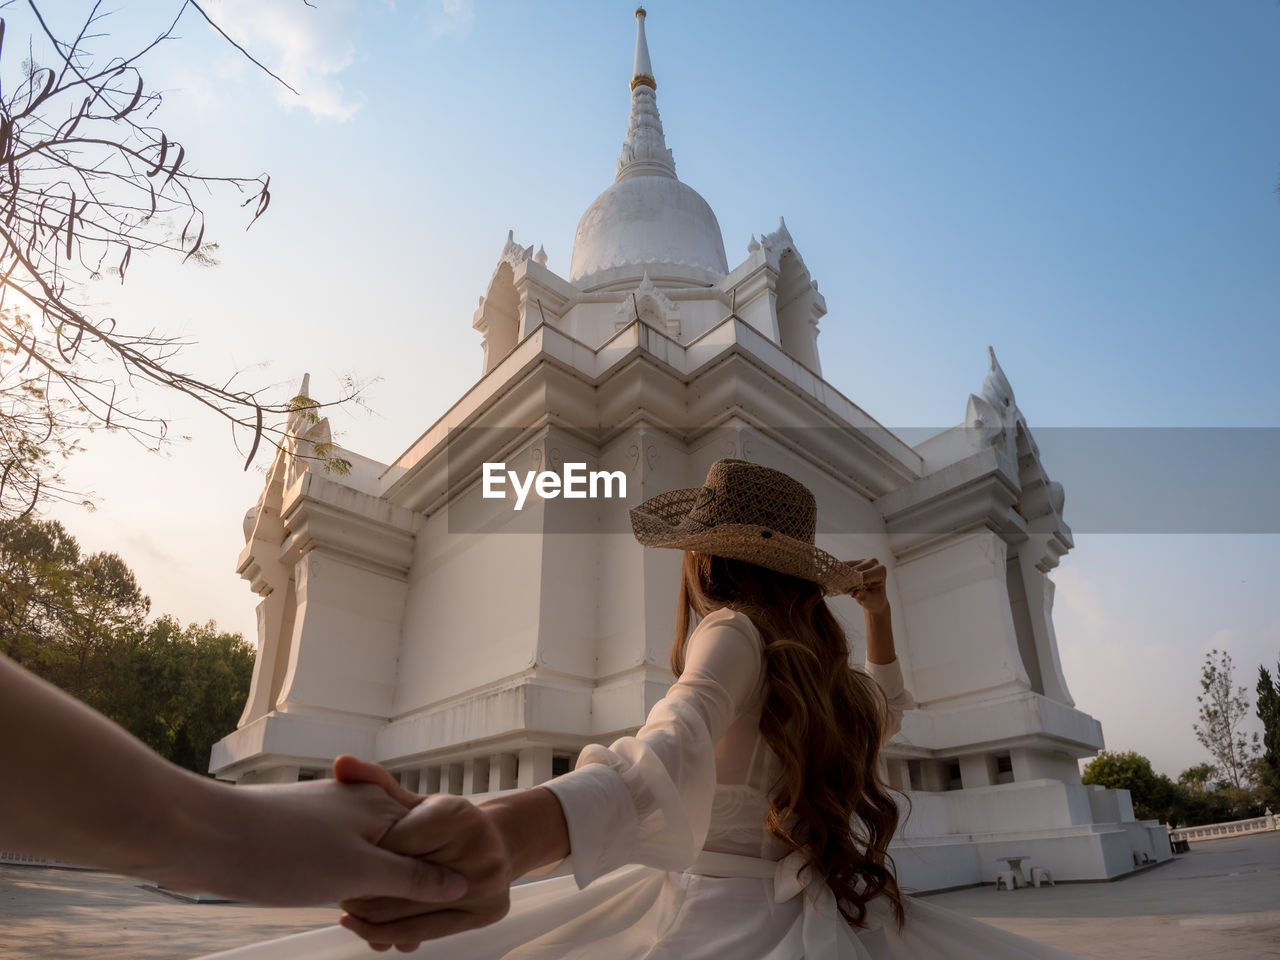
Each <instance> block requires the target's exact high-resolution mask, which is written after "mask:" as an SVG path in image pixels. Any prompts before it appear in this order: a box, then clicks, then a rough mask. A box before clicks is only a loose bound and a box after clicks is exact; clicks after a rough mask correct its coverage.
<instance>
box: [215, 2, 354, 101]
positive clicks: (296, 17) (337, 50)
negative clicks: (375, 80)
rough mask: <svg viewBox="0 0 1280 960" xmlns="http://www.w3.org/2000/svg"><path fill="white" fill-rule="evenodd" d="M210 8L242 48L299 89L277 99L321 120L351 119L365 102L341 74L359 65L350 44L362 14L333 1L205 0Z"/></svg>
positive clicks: (281, 93) (278, 93)
mask: <svg viewBox="0 0 1280 960" xmlns="http://www.w3.org/2000/svg"><path fill="white" fill-rule="evenodd" d="M204 6H205V8H206V9H207V10H208V11H209V14H210V16H212V17H213V18H214V20H216V21H217V23H218V25H219V26H220V27H221V28H222V29H223V30H225V31H226V32H227V34H228V35H229V36H230V37H232V38H233V39H234V40H235V41H236V42H237V43H239V44H240V45H242V46H243V47H245V48H246V49H247V50H249V51H250V52H252V53H253V55H254V56H255V57H256V58H257V59H259V60H261V61H262V62H263V63H264V64H266V65H267V66H268V67H270V69H271V70H272V71H273V72H274V73H276V74H278V75H279V76H280V77H281V78H283V79H284V80H285V81H286V82H287V83H288V84H289V85H290V86H292V87H293V88H294V89H295V90H297V91H298V92H297V94H293V93H290V92H289V91H288V90H286V89H284V88H283V87H280V88H278V89H277V91H276V99H277V100H278V101H279V102H280V104H281V105H282V106H284V107H288V108H290V109H292V108H294V107H302V108H303V109H305V110H308V111H310V112H311V114H312V115H313V116H315V117H318V118H324V119H330V120H338V121H344V120H349V119H350V118H351V117H352V116H353V115H354V114H355V113H356V111H357V110H359V109H360V107H361V106H362V104H363V102H364V101H363V98H362V97H358V96H353V95H350V94H348V93H347V91H346V90H345V89H344V87H343V85H342V81H341V79H340V78H339V76H340V74H341V73H342V72H343V71H344V70H346V69H347V68H348V67H349V66H351V64H352V63H353V62H355V56H356V50H355V45H354V44H352V42H351V40H350V39H349V38H350V36H351V34H352V32H353V29H352V23H353V21H354V19H355V17H356V16H357V14H358V9H357V7H356V6H355V5H353V4H351V3H342V2H333V3H326V4H324V5H323V6H321V7H315V8H312V7H308V6H306V5H305V4H301V3H297V4H264V3H261V2H260V0H206V2H205V4H204Z"/></svg>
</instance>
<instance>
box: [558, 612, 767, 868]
mask: <svg viewBox="0 0 1280 960" xmlns="http://www.w3.org/2000/svg"><path fill="white" fill-rule="evenodd" d="M763 663H764V654H763V647H762V641H761V638H760V633H759V631H758V630H757V629H756V627H755V625H754V624H753V623H752V622H751V620H750V618H748V617H747V616H746V615H745V614H742V613H738V612H736V611H733V610H730V609H728V608H721V609H720V610H715V611H713V612H711V613H709V614H707V616H705V617H703V618H702V620H701V621H700V622H699V623H698V625H697V627H695V628H694V630H693V633H692V634H690V636H689V642H688V645H687V647H686V652H685V668H684V672H683V673H682V674H681V675H680V679H679V680H677V681H676V682H675V684H674V685H672V687H671V688H670V690H668V691H667V695H666V696H665V697H663V698H662V699H661V700H660V701H658V703H657V704H655V705H654V707H653V709H652V710H651V711H650V712H649V717H648V719H647V720H646V721H645V724H644V726H643V727H641V728H640V730H639V731H638V732H637V733H636V735H635V736H634V737H622V738H620V739H618V740H615V741H614V742H613V743H612V744H611V745H610V746H609V747H607V748H606V747H603V746H600V745H599V744H590V745H588V746H587V747H586V748H585V749H584V750H583V751H582V753H581V754H580V755H579V757H578V763H577V765H576V768H575V769H574V770H573V771H572V772H571V773H567V774H565V775H564V776H561V777H557V778H556V779H554V780H551V781H549V782H547V783H546V784H544V786H545V787H546V788H547V789H549V790H551V791H552V792H553V793H554V794H555V795H556V797H557V798H558V799H559V801H560V805H561V806H562V807H563V808H564V815H565V822H566V823H567V825H568V829H569V849H570V854H569V859H570V863H571V864H572V867H573V876H574V879H575V880H576V881H577V884H578V886H579V888H582V887H585V886H587V884H589V883H591V882H592V881H593V880H594V879H596V877H599V876H603V875H604V874H606V873H608V872H610V871H611V870H614V869H617V868H618V867H621V866H623V865H625V864H628V863H640V864H645V865H647V866H652V867H657V868H659V869H662V870H683V869H684V868H685V867H687V866H689V864H690V863H692V862H693V860H694V858H695V857H696V856H697V855H698V852H699V851H700V850H701V849H702V845H703V843H704V842H705V841H706V837H707V830H708V827H709V825H710V821H711V806H712V801H713V799H714V796H715V786H716V761H715V745H716V742H717V741H718V740H719V739H720V737H721V736H722V735H723V734H724V732H725V730H726V729H727V728H728V726H729V724H730V723H732V722H733V719H734V717H735V716H737V714H738V712H739V710H740V709H741V708H742V705H743V704H744V703H746V702H747V701H748V700H749V699H750V697H751V696H752V695H753V694H754V693H755V691H756V688H757V686H758V684H759V683H760V681H761V671H762V670H763Z"/></svg>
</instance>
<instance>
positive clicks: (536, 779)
mask: <svg viewBox="0 0 1280 960" xmlns="http://www.w3.org/2000/svg"><path fill="white" fill-rule="evenodd" d="M550 779H551V748H550V747H527V748H525V749H524V750H521V751H520V765H519V770H518V773H517V784H516V785H517V786H519V787H520V788H522V789H526V790H527V789H528V788H529V787H536V786H537V785H538V784H540V783H546V782H547V781H548V780H550Z"/></svg>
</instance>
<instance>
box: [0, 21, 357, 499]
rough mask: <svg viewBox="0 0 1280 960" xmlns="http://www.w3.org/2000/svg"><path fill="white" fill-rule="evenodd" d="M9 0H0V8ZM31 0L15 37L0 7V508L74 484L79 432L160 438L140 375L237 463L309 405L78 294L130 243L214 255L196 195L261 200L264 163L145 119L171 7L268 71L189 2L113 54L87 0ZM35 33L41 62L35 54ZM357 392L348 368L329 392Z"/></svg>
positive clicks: (266, 184) (153, 108)
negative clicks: (259, 167) (62, 24)
mask: <svg viewBox="0 0 1280 960" xmlns="http://www.w3.org/2000/svg"><path fill="white" fill-rule="evenodd" d="M303 2H306V0H303ZM16 3H17V0H7V2H3V3H0V12H3V11H5V10H7V9H11V8H13V7H14V6H15V4H16ZM308 5H310V4H308ZM42 6H44V5H42V4H40V3H36V2H34V0H28V2H27V3H25V7H26V8H27V10H29V13H30V15H31V17H32V20H31V22H32V24H33V30H32V32H33V34H34V36H33V37H32V39H30V40H27V42H26V44H25V51H23V50H22V49H21V48H20V45H18V44H14V43H13V40H14V39H15V38H13V37H7V36H6V35H5V21H4V19H3V18H0V66H4V67H8V66H9V65H10V64H12V62H13V58H14V57H15V56H18V57H22V59H21V67H20V69H19V70H18V71H17V72H16V76H17V82H16V84H14V85H12V88H11V89H10V88H4V87H0V429H2V430H3V436H2V437H0V516H5V515H13V514H15V513H22V512H26V511H29V510H31V509H32V508H33V507H34V506H35V505H37V504H38V503H39V502H41V500H42V499H48V498H50V497H55V498H62V499H68V498H73V497H75V494H73V493H72V492H71V491H70V490H68V489H66V487H65V485H63V483H62V481H61V477H60V474H59V470H58V467H59V465H60V463H61V461H62V460H63V458H65V457H66V456H67V455H69V454H71V453H74V452H75V451H76V450H77V449H78V448H79V439H78V438H79V437H80V436H81V435H82V432H83V431H85V430H89V429H94V428H99V427H103V428H111V429H115V430H120V431H124V432H126V433H128V434H129V435H130V436H132V437H133V438H134V439H136V440H138V441H139V442H141V443H143V444H144V445H146V446H148V447H152V448H154V447H156V446H158V445H159V444H161V443H163V442H164V441H165V440H166V438H168V437H169V427H168V424H167V423H166V421H165V419H164V418H163V417H161V416H159V415H157V414H156V413H155V412H154V411H152V410H148V409H147V406H146V404H145V403H144V402H142V401H141V400H140V399H139V396H138V394H137V388H139V387H140V386H143V385H145V384H159V385H161V386H164V387H168V388H172V389H173V390H177V391H179V392H181V393H183V394H186V395H187V397H189V398H190V399H191V400H194V401H195V402H196V403H199V404H202V405H204V406H206V407H208V408H209V409H211V410H213V411H215V412H216V413H218V414H220V415H221V416H222V417H224V418H226V420H228V421H229V422H230V424H231V425H232V432H233V436H236V437H237V439H238V442H241V443H243V445H245V446H247V447H248V451H247V456H246V461H245V466H246V468H247V467H248V465H249V464H250V463H251V462H252V461H253V459H254V456H255V455H256V453H257V451H258V449H259V447H260V445H261V444H262V442H263V440H264V438H265V439H266V440H267V442H268V443H279V442H280V440H281V436H282V434H281V430H282V429H283V427H282V420H283V418H284V417H285V416H286V415H287V414H289V413H290V412H291V411H293V410H297V409H298V408H300V407H301V408H306V409H307V410H308V412H311V411H312V410H313V409H314V408H317V407H319V406H321V405H320V404H316V403H315V402H314V401H312V400H311V399H310V398H307V397H293V398H291V399H288V400H286V401H283V402H279V401H274V402H273V401H269V400H268V399H267V397H266V391H265V388H258V389H251V388H248V387H245V386H243V385H242V384H241V383H240V382H239V381H240V379H241V378H240V377H239V376H238V375H237V374H236V373H233V374H232V376H231V377H230V378H229V379H227V380H226V381H224V382H222V383H214V382H209V381H207V380H204V379H201V378H200V377H198V376H195V375H192V374H190V373H188V372H185V370H184V368H183V367H182V366H181V363H180V351H181V350H182V348H184V347H186V346H188V345H189V341H187V340H185V339H182V338H178V337H174V336H169V335H167V334H165V333H163V332H160V331H156V330H154V329H152V330H145V331H139V330H135V329H130V328H129V326H128V324H127V323H124V322H117V319H116V318H114V317H109V316H99V315H95V314H94V312H93V311H92V310H91V309H90V308H89V307H88V306H87V299H86V296H85V283H86V282H87V281H90V280H97V279H102V278H104V277H112V278H118V279H119V281H120V282H122V283H123V282H124V280H125V277H126V275H127V273H128V270H129V266H130V264H131V263H132V262H134V260H135V258H137V257H139V256H140V255H144V254H158V255H168V256H171V257H174V258H176V259H178V260H181V261H182V262H195V263H204V264H210V263H213V262H214V260H213V254H214V251H215V250H216V248H217V245H216V244H215V243H213V242H211V241H210V240H209V239H208V237H207V234H206V223H205V215H204V212H203V210H202V208H201V206H200V201H201V200H202V199H204V198H207V197H209V196H212V195H214V194H216V193H218V192H220V191H221V192H227V191H230V192H232V193H234V194H236V195H237V196H238V197H240V198H242V199H241V203H242V206H243V207H244V208H246V215H247V217H248V220H249V224H252V223H253V222H254V221H256V220H257V219H258V218H259V217H261V216H262V215H263V214H264V213H265V212H266V211H267V208H268V206H269V205H270V203H271V189H270V187H271V181H270V178H269V177H268V176H267V175H266V174H259V175H257V176H253V177H245V176H210V175H207V174H203V173H200V172H198V171H197V169H196V168H195V166H194V165H193V163H192V158H191V156H190V155H189V154H188V153H187V149H186V147H185V146H184V145H183V143H182V141H181V140H180V139H178V138H177V137H176V136H175V135H174V134H173V133H172V131H171V130H169V129H167V128H166V127H164V126H162V125H161V124H160V122H159V121H158V120H157V119H156V117H157V113H158V111H159V108H160V106H161V99H162V97H161V93H160V92H159V91H158V90H156V89H153V88H151V87H149V86H148V84H147V82H146V81H145V80H144V78H143V75H142V72H141V66H142V64H143V62H144V60H145V59H146V57H147V55H148V54H149V53H151V52H152V51H153V50H155V49H156V47H158V46H159V45H161V44H163V43H166V42H169V41H173V40H175V39H176V33H175V31H176V29H177V27H178V24H179V23H180V21H182V19H183V18H184V17H186V18H187V19H188V20H193V19H196V18H200V19H202V20H203V23H204V24H205V25H207V26H208V27H210V28H212V29H214V30H216V31H217V32H218V34H219V35H220V36H221V37H222V38H223V39H224V40H225V41H226V42H227V43H230V44H232V45H233V46H235V47H236V49H237V50H239V51H240V53H242V54H243V55H244V56H245V57H247V58H249V59H250V60H251V61H252V62H253V63H254V64H255V65H257V66H258V67H259V68H260V69H262V70H263V71H265V72H267V73H268V74H270V75H271V76H272V77H275V74H273V73H271V71H270V70H268V69H267V68H266V67H265V66H264V65H263V64H261V63H260V62H259V61H257V60H256V59H254V58H253V57H252V56H251V55H250V53H249V52H248V51H246V50H244V48H243V47H241V46H240V45H239V44H236V43H235V41H234V40H232V39H231V38H230V37H229V36H228V35H227V34H226V33H225V32H224V31H223V29H222V28H221V27H220V26H219V25H218V24H217V23H215V22H214V20H213V19H212V18H211V17H210V16H209V14H208V13H206V11H205V10H204V9H203V7H201V5H200V4H199V3H197V2H196V0H172V3H171V5H170V9H169V10H168V12H167V13H166V16H165V20H164V21H163V22H162V23H160V24H159V25H158V26H157V32H156V35H155V38H154V39H153V40H151V41H150V42H148V43H146V44H145V45H142V46H141V48H140V49H137V50H134V51H133V52H131V53H128V54H126V55H123V56H121V55H110V56H108V55H104V54H103V53H102V52H101V48H104V47H107V46H109V44H110V39H111V38H110V34H109V33H108V30H109V28H110V23H109V12H108V11H104V9H103V7H102V4H101V2H96V3H93V4H92V6H91V7H89V8H88V12H87V14H86V15H85V17H84V19H83V21H81V22H80V24H81V25H80V26H79V28H78V29H76V30H75V31H74V33H72V32H66V33H63V34H60V33H59V31H58V30H57V29H56V28H55V27H54V26H52V25H51V23H50V20H49V18H48V17H46V15H45V11H44V10H42ZM33 41H34V42H33ZM37 45H38V46H39V48H40V49H41V50H42V53H41V57H42V58H43V59H46V60H47V61H48V62H47V63H38V62H36V58H35V55H34V53H33V51H34V50H35V49H36V48H37ZM15 47H17V48H18V49H17V50H16V51H15V49H14V48H15ZM10 73H13V71H12V70H8V71H6V74H4V75H6V76H7V75H8V74H10ZM275 79H276V80H278V81H279V82H280V83H284V81H283V80H280V78H279V77H275ZM284 85H285V86H286V87H287V86H288V84H284ZM289 89H292V88H291V87H290V88H289ZM357 393H358V388H357V385H356V384H354V383H353V382H351V381H350V380H348V381H347V382H346V384H345V387H344V391H343V396H342V397H340V398H338V399H337V400H335V401H334V402H335V403H341V402H345V401H347V400H349V399H351V398H353V397H354V396H356V394H357ZM242 452H244V451H242ZM329 466H330V467H331V468H332V467H336V468H337V469H339V470H341V469H342V468H343V463H342V461H339V460H335V461H333V462H332V463H330V464H329Z"/></svg>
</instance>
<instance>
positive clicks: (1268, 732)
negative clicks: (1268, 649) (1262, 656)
mask: <svg viewBox="0 0 1280 960" xmlns="http://www.w3.org/2000/svg"><path fill="white" fill-rule="evenodd" d="M1257 690H1258V706H1257V710H1258V719H1259V720H1261V721H1262V756H1261V757H1259V758H1258V765H1257V775H1258V782H1259V784H1260V785H1261V786H1262V787H1263V788H1264V790H1265V791H1266V793H1267V800H1268V802H1270V803H1280V663H1277V664H1276V676H1275V678H1274V679H1273V678H1272V676H1271V672H1270V671H1269V670H1267V668H1266V667H1262V666H1260V667H1258V687H1257Z"/></svg>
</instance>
